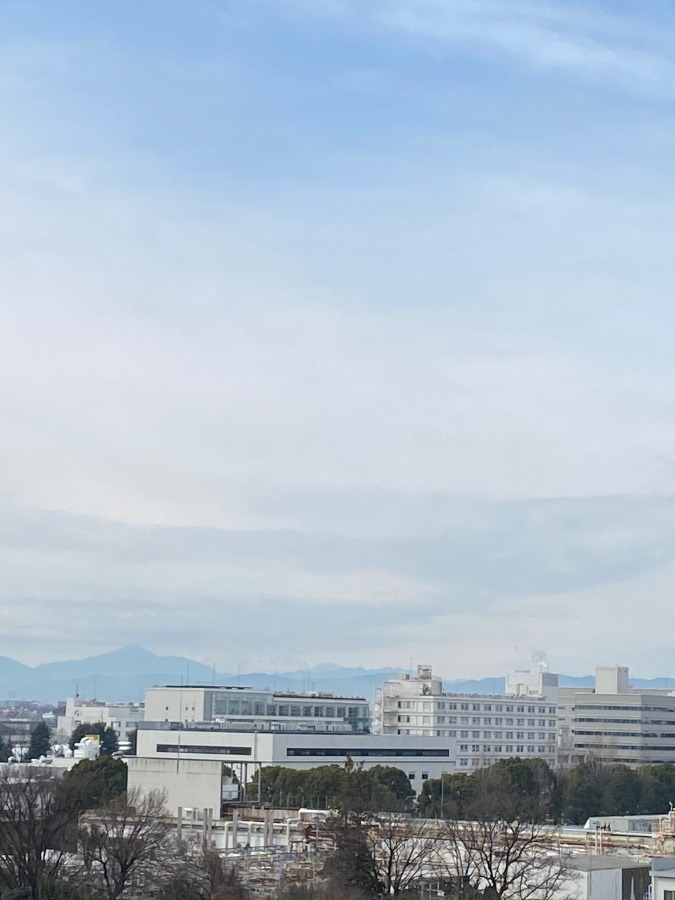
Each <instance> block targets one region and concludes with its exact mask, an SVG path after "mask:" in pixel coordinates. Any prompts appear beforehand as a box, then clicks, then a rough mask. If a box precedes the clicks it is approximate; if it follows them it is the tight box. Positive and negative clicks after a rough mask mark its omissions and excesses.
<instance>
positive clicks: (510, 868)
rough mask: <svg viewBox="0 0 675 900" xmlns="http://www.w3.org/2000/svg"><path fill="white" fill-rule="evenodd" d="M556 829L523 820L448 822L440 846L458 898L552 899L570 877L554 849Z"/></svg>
mask: <svg viewBox="0 0 675 900" xmlns="http://www.w3.org/2000/svg"><path fill="white" fill-rule="evenodd" d="M551 834H552V830H551V829H550V828H548V827H547V826H542V825H530V824H524V823H522V822H504V821H484V822H448V823H447V824H446V826H445V830H444V839H443V841H442V842H441V843H440V845H439V848H438V867H439V869H441V868H442V869H444V870H445V873H446V874H447V876H448V878H449V880H450V881H451V882H452V883H453V885H454V887H455V893H456V894H457V896H459V897H464V898H470V897H475V896H476V895H477V894H478V893H480V894H482V895H483V896H487V897H492V898H498V900H553V898H555V897H557V896H558V895H560V894H561V893H562V892H563V890H564V887H565V885H566V882H567V878H568V873H567V871H566V868H565V866H564V864H563V861H562V860H561V859H560V857H559V855H558V854H557V853H555V850H554V849H553V848H552V846H551Z"/></svg>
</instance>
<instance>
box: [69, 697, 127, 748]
mask: <svg viewBox="0 0 675 900" xmlns="http://www.w3.org/2000/svg"><path fill="white" fill-rule="evenodd" d="M143 717H144V715H143V704H142V703H104V702H103V701H100V700H83V699H82V697H80V696H79V695H77V694H76V695H75V696H74V697H68V699H67V700H66V708H65V712H64V714H63V715H62V716H59V717H58V719H57V723H56V742H57V743H64V744H65V743H67V742H68V741H69V740H70V736H71V734H72V733H73V731H74V730H75V728H77V726H78V725H83V724H84V723H85V722H88V723H90V724H92V725H93V724H97V723H101V724H103V725H105V727H106V728H112V729H113V730H114V732H115V734H116V735H117V738H118V740H121V741H124V740H126V737H127V735H128V734H129V733H130V732H132V731H135V729H136V727H137V725H138V723H139V722H141V721H142V720H143Z"/></svg>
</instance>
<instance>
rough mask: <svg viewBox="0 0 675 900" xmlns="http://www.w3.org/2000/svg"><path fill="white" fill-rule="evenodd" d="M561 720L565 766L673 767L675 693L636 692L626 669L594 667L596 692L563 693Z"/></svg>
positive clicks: (567, 690) (578, 690)
mask: <svg viewBox="0 0 675 900" xmlns="http://www.w3.org/2000/svg"><path fill="white" fill-rule="evenodd" d="M559 718H560V723H559V727H560V745H561V761H563V762H567V763H570V764H573V763H575V762H578V761H579V760H582V759H596V760H599V761H600V762H606V763H625V764H626V765H629V766H640V765H645V764H649V763H675V692H673V691H658V690H645V691H641V690H634V689H633V688H632V687H631V684H630V677H629V671H628V669H627V668H626V667H625V666H600V667H598V668H597V669H596V670H595V688H581V689H579V688H561V689H560V716H559ZM563 754H564V759H562V757H563Z"/></svg>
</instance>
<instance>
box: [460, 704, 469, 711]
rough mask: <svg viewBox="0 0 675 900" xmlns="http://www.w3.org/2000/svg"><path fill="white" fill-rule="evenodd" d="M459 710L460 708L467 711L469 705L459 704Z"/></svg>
mask: <svg viewBox="0 0 675 900" xmlns="http://www.w3.org/2000/svg"><path fill="white" fill-rule="evenodd" d="M459 708H460V709H467V710H468V708H469V704H468V703H460V706H459Z"/></svg>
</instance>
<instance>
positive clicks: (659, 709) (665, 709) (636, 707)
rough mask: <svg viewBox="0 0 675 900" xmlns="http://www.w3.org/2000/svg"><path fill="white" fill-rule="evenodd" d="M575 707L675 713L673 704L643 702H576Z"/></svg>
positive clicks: (579, 708) (577, 708)
mask: <svg viewBox="0 0 675 900" xmlns="http://www.w3.org/2000/svg"><path fill="white" fill-rule="evenodd" d="M652 702H653V701H652ZM574 708H575V710H581V709H606V710H610V711H611V710H615V709H621V710H626V711H632V712H637V711H640V712H657V713H664V712H670V713H675V707H672V706H643V705H642V704H641V703H634V704H633V705H632V706H618V705H617V706H614V704H612V705H609V706H608V705H606V704H605V705H602V704H596V703H577V704H575V706H574Z"/></svg>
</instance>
